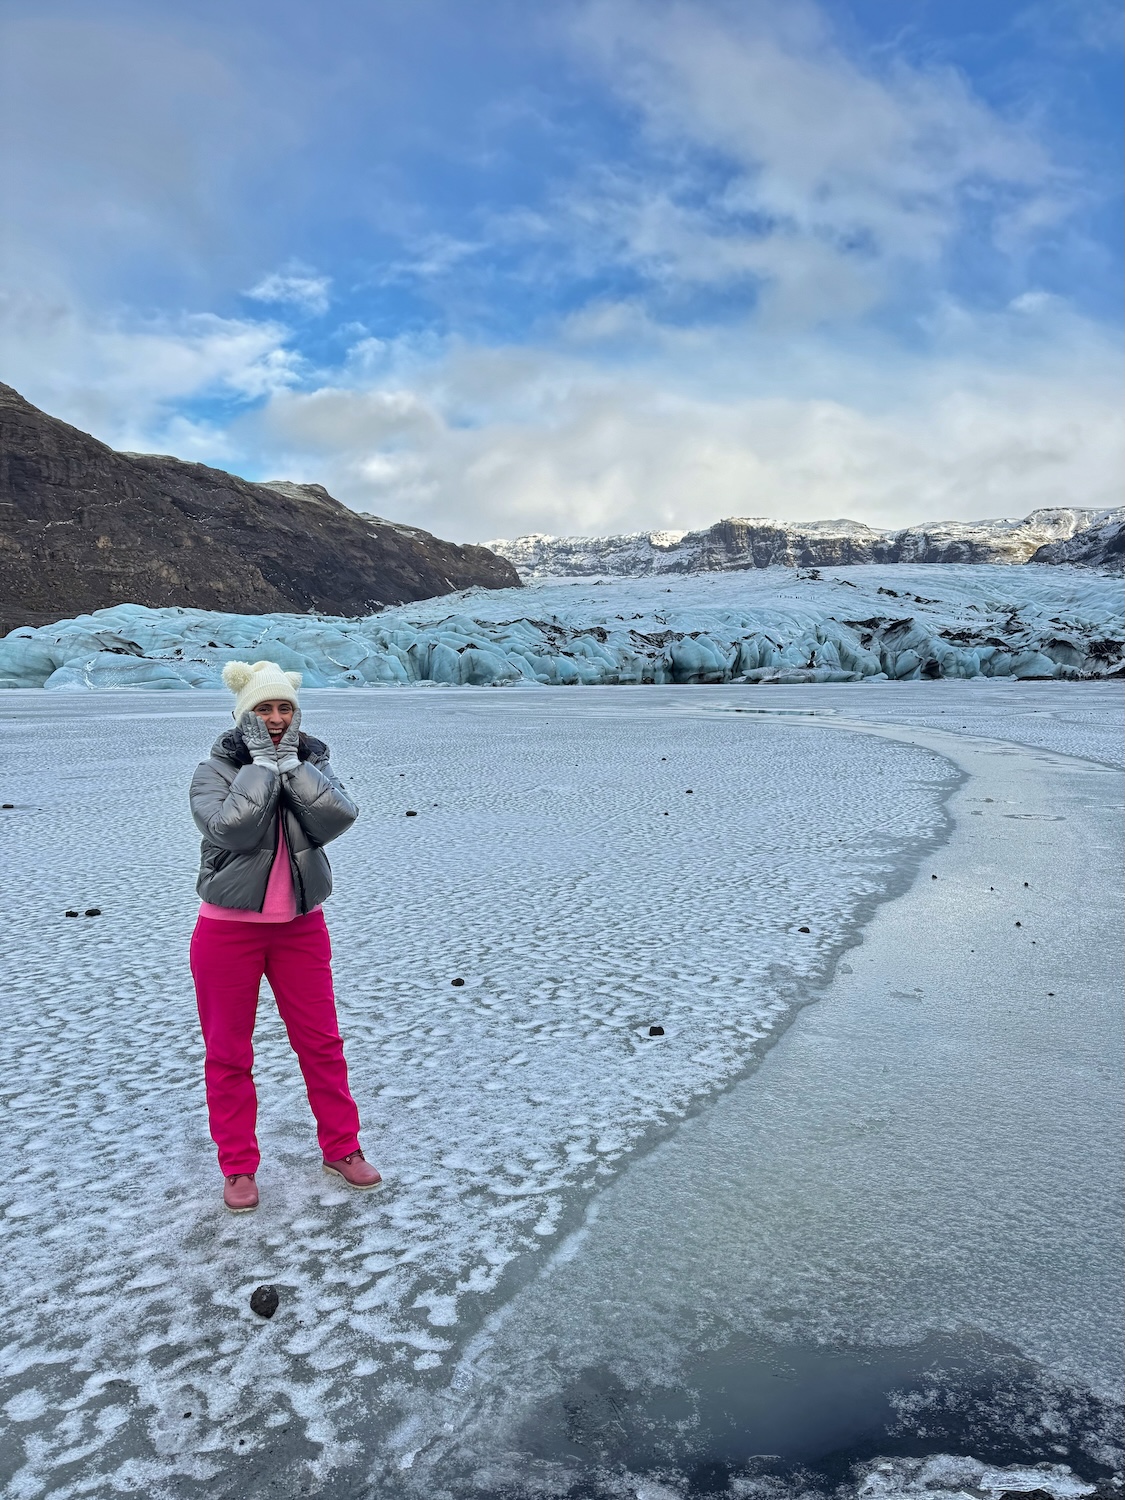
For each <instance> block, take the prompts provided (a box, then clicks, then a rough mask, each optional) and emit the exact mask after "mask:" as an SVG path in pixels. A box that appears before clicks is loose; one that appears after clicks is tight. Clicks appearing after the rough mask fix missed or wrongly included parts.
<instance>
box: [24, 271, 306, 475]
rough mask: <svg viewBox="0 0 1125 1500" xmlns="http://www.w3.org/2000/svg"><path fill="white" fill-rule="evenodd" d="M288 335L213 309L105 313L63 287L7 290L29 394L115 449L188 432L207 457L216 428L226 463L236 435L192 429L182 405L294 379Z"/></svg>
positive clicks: (248, 397)
mask: <svg viewBox="0 0 1125 1500" xmlns="http://www.w3.org/2000/svg"><path fill="white" fill-rule="evenodd" d="M287 337H288V331H287V330H286V329H285V328H284V327H282V326H281V325H280V324H277V323H273V322H251V321H248V320H245V319H235V318H219V317H215V316H214V315H212V314H209V313H198V314H192V315H183V316H181V317H178V318H149V319H140V318H136V317H133V318H125V317H118V318H110V317H100V318H99V317H94V316H92V315H90V314H89V313H86V312H84V311H83V310H82V309H81V308H80V307H78V306H76V305H75V303H74V302H73V300H71V299H68V298H67V297H66V296H65V294H62V293H59V294H57V295H55V296H54V297H51V296H48V295H46V294H45V293H42V292H41V293H34V294H33V293H26V294H24V295H0V342H2V343H3V347H4V351H5V368H6V371H7V372H8V373H7V378H8V379H9V380H10V381H11V383H13V384H14V385H15V386H16V387H17V388H18V389H19V390H20V391H21V392H22V394H23V395H25V396H26V397H27V398H28V400H30V401H33V402H35V404H36V405H38V406H41V407H43V408H44V410H46V411H49V412H51V413H52V414H53V415H55V416H59V417H62V418H64V419H65V420H66V421H68V422H71V423H73V424H75V425H76V426H79V427H83V428H85V429H86V430H88V431H92V432H94V433H95V435H96V436H98V437H100V438H102V439H103V441H105V442H108V443H111V444H112V445H114V446H116V447H123V448H153V447H159V448H161V449H163V450H164V451H167V449H168V447H169V446H171V444H172V443H173V441H175V439H176V435H177V434H181V435H183V436H189V435H190V439H191V446H192V448H193V449H194V450H195V452H196V453H198V454H199V455H200V456H202V451H203V449H204V448H205V447H206V445H207V442H208V434H211V436H212V438H213V447H212V449H211V451H213V452H214V453H215V457H214V460H213V461H221V457H222V456H225V455H227V454H229V453H230V452H232V449H231V447H230V443H229V440H228V439H226V438H225V437H222V436H221V435H220V434H219V433H218V432H217V430H216V429H214V428H211V427H202V428H200V427H198V426H197V425H195V424H190V423H189V424H188V426H187V427H184V426H183V419H182V418H181V417H178V416H177V412H176V407H177V404H178V403H182V402H184V401H189V400H197V399H200V398H206V397H209V396H217V397H221V398H226V399H228V400H234V401H236V402H250V401H256V400H260V399H262V398H264V397H267V396H270V395H272V394H275V393H276V392H278V391H279V390H282V389H284V388H286V387H288V386H290V385H292V384H293V383H294V382H295V381H296V380H297V378H298V374H299V371H300V368H301V361H300V359H299V357H298V356H297V355H295V354H294V353H293V352H292V350H291V349H290V348H289V347H288V345H287ZM216 450H218V451H216ZM173 451H175V450H173ZM193 456H194V454H193Z"/></svg>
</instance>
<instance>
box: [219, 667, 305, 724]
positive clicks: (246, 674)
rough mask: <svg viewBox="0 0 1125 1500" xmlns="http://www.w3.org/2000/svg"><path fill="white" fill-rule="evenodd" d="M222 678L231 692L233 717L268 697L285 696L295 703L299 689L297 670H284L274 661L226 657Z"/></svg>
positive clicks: (240, 714) (299, 678) (237, 717)
mask: <svg viewBox="0 0 1125 1500" xmlns="http://www.w3.org/2000/svg"><path fill="white" fill-rule="evenodd" d="M223 682H224V684H225V685H226V686H227V687H229V688H230V690H231V692H232V693H233V694H234V716H235V718H236V719H241V717H242V715H243V714H244V713H246V711H247V710H248V709H251V708H257V706H258V704H259V703H264V702H265V701H266V699H267V698H288V699H289V701H290V703H292V704H293V705H294V706H295V705H296V702H297V694H298V693H299V692H300V690H301V674H300V672H283V671H282V670H281V668H280V667H279V666H278V664H277V662H275V661H256V662H254V664H253V665H251V664H250V662H248V661H228V662H227V664H226V666H225V667H224V668H223Z"/></svg>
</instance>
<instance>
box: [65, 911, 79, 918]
mask: <svg viewBox="0 0 1125 1500" xmlns="http://www.w3.org/2000/svg"><path fill="white" fill-rule="evenodd" d="M65 915H66V916H68V917H76V916H77V915H78V913H77V912H76V911H68V912H66V913H65Z"/></svg>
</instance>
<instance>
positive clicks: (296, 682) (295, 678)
mask: <svg viewBox="0 0 1125 1500" xmlns="http://www.w3.org/2000/svg"><path fill="white" fill-rule="evenodd" d="M285 676H286V678H287V680H288V681H289V682H291V683H292V684H293V691H294V692H295V693H297V692H300V690H301V674H300V672H286V674H285Z"/></svg>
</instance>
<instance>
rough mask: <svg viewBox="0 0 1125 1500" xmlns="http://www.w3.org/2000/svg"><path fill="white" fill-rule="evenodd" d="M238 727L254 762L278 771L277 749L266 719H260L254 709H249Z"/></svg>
mask: <svg viewBox="0 0 1125 1500" xmlns="http://www.w3.org/2000/svg"><path fill="white" fill-rule="evenodd" d="M238 728H239V731H240V733H241V735H242V738H243V740H244V741H245V744H246V748H247V750H249V752H250V759H251V760H252V761H253V762H254V764H255V765H256V766H268V767H269V769H270V770H271V771H276V770H277V751H276V750H275V749H274V744H273V740H271V739H270V732H269V730H268V729H267V728H266V725H265V720H264V719H260V718H259V717H258V715H257V714H256V713H255V712H254V710H253V709H247V711H246V712H245V713H244V714H243V715H242V718H241V719H239V721H238Z"/></svg>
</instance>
